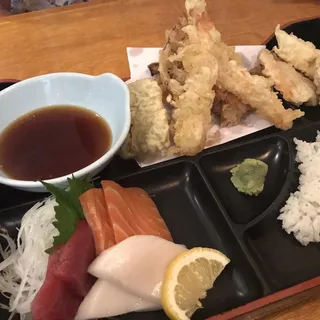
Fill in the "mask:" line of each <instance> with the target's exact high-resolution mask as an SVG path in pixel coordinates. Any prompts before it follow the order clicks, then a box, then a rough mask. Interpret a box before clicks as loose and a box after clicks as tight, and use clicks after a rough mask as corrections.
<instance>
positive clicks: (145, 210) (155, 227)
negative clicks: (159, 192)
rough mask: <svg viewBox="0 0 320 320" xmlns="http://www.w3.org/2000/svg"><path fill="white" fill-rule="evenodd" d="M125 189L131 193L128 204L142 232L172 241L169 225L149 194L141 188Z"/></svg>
mask: <svg viewBox="0 0 320 320" xmlns="http://www.w3.org/2000/svg"><path fill="white" fill-rule="evenodd" d="M125 191H126V192H127V193H128V195H129V197H128V199H129V200H128V205H129V207H130V209H131V212H132V214H133V217H134V220H135V223H136V224H137V225H138V226H139V227H140V229H141V233H140V234H146V235H154V236H157V237H160V238H163V239H166V240H169V241H172V237H171V234H170V232H169V230H168V227H167V225H166V223H165V222H164V220H163V219H162V217H161V216H160V213H159V210H158V208H157V206H156V204H155V203H154V202H153V200H152V199H151V198H150V197H149V195H148V194H147V193H146V192H145V191H144V190H143V189H141V188H126V189H125Z"/></svg>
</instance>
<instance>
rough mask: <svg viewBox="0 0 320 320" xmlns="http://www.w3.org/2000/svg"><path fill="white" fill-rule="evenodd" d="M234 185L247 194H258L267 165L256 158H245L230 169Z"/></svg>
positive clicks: (262, 186)
mask: <svg viewBox="0 0 320 320" xmlns="http://www.w3.org/2000/svg"><path fill="white" fill-rule="evenodd" d="M230 172H231V174H232V177H231V182H232V184H233V185H234V187H235V188H236V189H237V190H238V191H239V192H242V193H245V194H247V195H249V196H257V195H259V194H260V193H261V192H262V191H263V188H264V181H265V177H266V175H267V173H268V165H267V164H266V163H264V162H263V161H260V160H256V159H245V160H244V161H243V162H242V163H241V164H238V165H237V166H236V167H234V168H232V169H231V170H230Z"/></svg>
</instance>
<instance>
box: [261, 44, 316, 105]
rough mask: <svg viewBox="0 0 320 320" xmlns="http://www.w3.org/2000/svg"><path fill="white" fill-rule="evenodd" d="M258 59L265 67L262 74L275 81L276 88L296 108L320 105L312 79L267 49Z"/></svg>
mask: <svg viewBox="0 0 320 320" xmlns="http://www.w3.org/2000/svg"><path fill="white" fill-rule="evenodd" d="M258 59H259V62H260V63H261V64H262V66H263V67H264V68H263V70H262V74H263V75H264V76H266V77H268V78H270V79H272V80H273V82H274V86H275V88H276V89H277V90H278V91H280V92H281V94H282V95H283V98H284V99H285V100H286V101H288V102H291V103H293V104H295V105H296V106H300V105H302V104H304V103H305V104H306V105H307V106H316V105H318V99H317V95H316V87H315V85H314V83H313V82H312V81H311V80H310V79H308V78H306V77H304V76H303V75H302V74H300V73H299V72H297V71H296V70H295V69H294V68H293V67H292V66H291V65H290V64H288V63H286V62H284V61H281V60H280V59H279V58H277V57H276V56H275V55H274V54H272V53H271V52H270V51H269V50H267V49H264V50H262V51H261V53H260V54H259V58H258Z"/></svg>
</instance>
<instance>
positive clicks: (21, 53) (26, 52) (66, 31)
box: [0, 0, 320, 320]
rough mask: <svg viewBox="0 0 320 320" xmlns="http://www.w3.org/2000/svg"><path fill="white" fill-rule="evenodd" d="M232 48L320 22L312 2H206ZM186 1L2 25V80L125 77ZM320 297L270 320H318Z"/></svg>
mask: <svg viewBox="0 0 320 320" xmlns="http://www.w3.org/2000/svg"><path fill="white" fill-rule="evenodd" d="M208 7H209V12H210V14H211V16H212V17H213V19H214V21H215V24H216V26H217V28H218V29H219V30H220V31H221V32H222V35H223V39H224V40H225V41H226V42H227V43H228V44H232V45H235V44H260V43H262V42H263V41H264V40H265V39H266V38H267V37H268V36H269V35H270V34H271V33H272V32H273V31H274V28H275V26H276V25H277V24H278V23H280V24H284V23H287V22H290V21H293V20H297V19H302V18H309V17H313V16H320V6H319V4H318V1H316V0H314V1H312V0H310V1H308V0H263V1H261V0H260V1H258V0H208ZM182 9H183V0H102V1H101V0H95V1H94V2H93V3H89V4H87V3H86V4H79V5H74V6H71V7H67V8H61V9H51V10H46V11H40V12H34V13H29V14H23V15H17V16H11V17H5V18H1V19H0V79H1V78H2V79H3V78H10V79H13V78H14V79H25V78H28V77H32V76H35V75H39V74H44V73H49V72H58V71H74V72H83V73H88V74H100V73H103V72H113V73H115V74H117V75H119V76H120V77H128V76H129V70H128V63H127V59H126V50H125V49H126V47H128V46H162V44H163V42H164V31H165V30H166V29H168V28H170V27H171V26H172V25H173V24H174V23H175V22H176V20H177V17H178V16H180V15H181V12H182ZM319 313H320V299H313V300H312V301H311V302H309V303H307V304H304V305H302V306H301V305H299V306H296V307H294V308H292V309H291V310H287V311H286V312H284V313H280V314H277V315H274V316H270V317H268V320H271V319H272V320H279V319H282V320H289V319H290V320H319V319H320V314H319Z"/></svg>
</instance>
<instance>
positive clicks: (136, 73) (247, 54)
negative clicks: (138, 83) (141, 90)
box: [127, 46, 273, 167]
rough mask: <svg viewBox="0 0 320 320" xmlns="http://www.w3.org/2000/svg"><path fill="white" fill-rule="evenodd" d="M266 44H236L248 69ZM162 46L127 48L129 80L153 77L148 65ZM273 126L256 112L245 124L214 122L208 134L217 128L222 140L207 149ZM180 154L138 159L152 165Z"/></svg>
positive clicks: (154, 59)
mask: <svg viewBox="0 0 320 320" xmlns="http://www.w3.org/2000/svg"><path fill="white" fill-rule="evenodd" d="M264 48H265V46H236V52H238V53H239V54H241V56H242V59H243V63H244V65H245V67H246V68H247V69H251V68H253V67H255V66H256V64H257V56H258V54H259V52H260V51H261V50H262V49H264ZM160 49H161V48H127V55H128V61H129V68H130V80H128V81H127V82H132V81H135V80H138V79H143V78H151V74H150V71H149V69H148V65H149V64H150V63H153V62H157V61H158V60H159V50H160ZM271 126H273V124H272V123H270V122H268V121H266V120H264V119H263V118H261V116H259V115H258V114H256V113H253V114H250V115H248V116H247V117H246V118H245V119H244V121H243V124H241V125H237V126H234V127H230V128H220V127H219V125H218V124H215V123H214V122H213V123H212V127H211V128H210V129H209V132H208V135H207V136H210V133H211V132H216V131H217V129H219V131H220V141H218V142H215V143H214V144H212V143H211V144H210V142H208V143H207V144H206V149H207V148H210V147H212V146H217V145H221V144H223V143H226V142H229V141H231V140H235V139H238V138H241V137H243V136H246V135H248V134H252V133H254V132H257V131H260V130H263V129H266V128H269V127H271ZM177 157H178V156H171V157H159V158H157V159H153V160H152V161H151V160H145V161H137V163H138V164H139V166H140V167H146V166H150V165H152V164H155V163H159V162H163V161H167V160H170V159H173V158H177Z"/></svg>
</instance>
